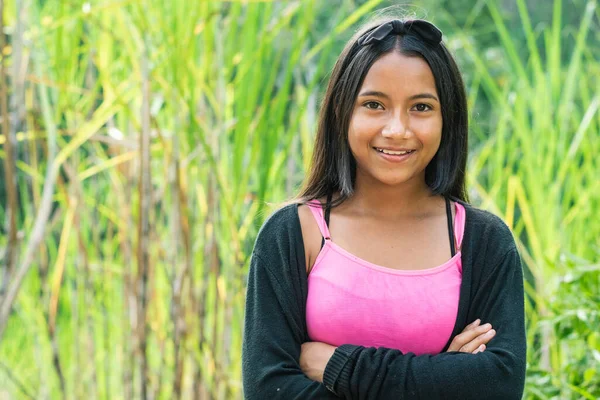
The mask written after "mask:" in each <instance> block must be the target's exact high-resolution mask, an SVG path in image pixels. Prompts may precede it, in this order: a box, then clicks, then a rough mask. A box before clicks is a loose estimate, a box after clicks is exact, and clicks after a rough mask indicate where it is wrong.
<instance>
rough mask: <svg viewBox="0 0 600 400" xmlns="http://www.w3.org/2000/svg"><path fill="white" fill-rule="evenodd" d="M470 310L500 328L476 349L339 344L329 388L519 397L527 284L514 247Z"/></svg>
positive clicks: (328, 373) (355, 393) (373, 395)
mask: <svg viewBox="0 0 600 400" xmlns="http://www.w3.org/2000/svg"><path fill="white" fill-rule="evenodd" d="M471 307H472V310H471V311H470V312H469V314H470V315H472V316H474V317H475V318H473V319H476V318H481V321H482V323H483V322H489V323H491V324H492V327H494V329H495V330H496V332H497V333H496V335H495V337H494V338H493V339H492V340H491V341H490V342H489V343H488V344H487V347H486V350H485V351H484V352H480V353H477V354H470V353H461V352H445V353H440V354H437V355H421V356H416V355H414V354H413V353H407V354H403V353H401V352H400V351H398V350H393V349H386V348H379V349H375V348H365V347H361V346H354V345H342V346H340V347H338V348H337V349H336V351H335V353H334V355H333V356H332V358H331V359H330V360H329V363H328V364H327V367H326V369H325V374H324V382H325V384H326V385H327V388H328V389H329V390H331V391H332V392H335V393H336V394H338V395H339V396H341V397H343V398H346V399H388V398H394V399H401V400H408V399H422V400H425V399H427V400H430V399H457V400H458V399H461V400H470V399H473V400H480V399H498V400H512V399H514V400H518V399H521V398H522V396H523V390H524V385H525V365H526V333H525V315H524V314H525V312H524V288H523V272H522V267H521V262H520V258H519V255H518V253H517V250H516V248H513V249H511V250H509V251H508V252H507V253H505V255H504V257H502V258H501V260H500V262H498V263H497V264H496V266H495V267H493V269H492V270H491V271H490V273H488V274H487V276H485V277H484V278H483V280H482V282H481V284H480V285H479V287H478V289H477V291H476V292H475V295H474V297H473V299H472V302H471Z"/></svg>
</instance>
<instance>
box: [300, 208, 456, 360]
mask: <svg viewBox="0 0 600 400" xmlns="http://www.w3.org/2000/svg"><path fill="white" fill-rule="evenodd" d="M318 204H319V203H318V201H317V200H313V201H312V202H311V204H309V208H310V210H311V211H312V213H313V215H314V217H315V219H316V220H317V223H318V225H319V229H320V231H321V234H322V235H323V237H325V238H327V239H326V240H325V244H324V245H323V247H322V249H321V251H320V253H319V255H318V256H317V259H316V260H315V263H314V266H313V268H312V270H311V272H310V274H309V275H308V298H307V302H306V324H307V328H308V335H309V337H310V338H311V340H312V341H316V342H324V343H328V344H331V345H334V346H340V345H342V344H353V345H360V346H365V347H386V348H393V349H398V350H400V351H402V352H403V353H409V352H412V353H414V354H416V355H422V354H439V353H440V352H441V351H442V350H443V348H444V347H445V346H446V343H447V342H448V340H449V339H450V336H451V334H452V331H453V329H454V325H455V322H456V316H457V314H458V300H459V292H460V284H461V281H462V262H461V252H460V250H459V251H458V252H457V253H456V254H455V255H454V256H453V257H452V258H451V259H450V260H448V261H447V262H445V263H444V264H442V265H439V266H437V267H435V268H430V269H425V270H397V269H393V268H387V267H383V266H380V265H376V264H373V263H370V262H368V261H365V260H362V259H360V258H358V257H356V256H355V255H353V254H351V253H350V252H348V251H346V250H344V249H343V248H341V247H339V246H338V245H336V244H335V243H334V242H332V241H331V239H328V238H330V235H329V229H328V227H327V224H326V222H325V219H324V217H323V210H322V209H321V207H320V206H319V205H318ZM454 204H456V216H455V220H454V236H455V238H456V242H457V244H458V248H460V245H461V242H462V238H463V233H464V227H465V209H464V207H463V206H462V205H460V204H458V203H454Z"/></svg>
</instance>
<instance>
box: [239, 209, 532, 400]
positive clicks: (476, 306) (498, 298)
mask: <svg viewBox="0 0 600 400" xmlns="http://www.w3.org/2000/svg"><path fill="white" fill-rule="evenodd" d="M461 204H462V205H463V206H464V207H465V210H466V225H465V233H464V238H463V242H462V250H461V251H462V268H463V277H462V284H461V288H460V300H459V309H458V316H457V320H456V324H455V326H454V330H453V332H452V335H451V337H450V339H449V340H448V343H447V344H446V346H445V347H444V350H443V351H444V352H442V353H440V354H437V355H420V356H416V355H415V354H413V353H406V354H403V353H402V352H400V351H399V350H395V349H388V348H379V349H376V348H365V347H362V346H354V345H352V344H345V345H342V346H340V347H338V348H337V349H336V351H335V353H334V355H333V357H332V358H331V359H330V361H329V363H328V364H327V367H326V369H325V373H324V379H323V380H324V383H319V382H315V381H312V380H310V379H309V378H308V377H306V376H305V375H304V373H303V372H302V370H301V369H300V366H299V359H300V346H301V344H302V343H304V342H307V341H310V338H309V337H308V334H307V331H306V317H305V310H306V298H307V292H308V290H307V275H306V263H305V257H304V242H303V240H302V230H301V227H300V220H299V218H298V205H297V204H291V205H288V206H285V207H283V208H280V209H279V210H277V211H275V212H274V213H273V214H272V215H271V216H270V217H269V218H268V219H267V220H266V221H265V222H264V224H263V226H262V227H261V229H260V231H259V233H258V236H257V238H256V241H255V244H254V250H253V252H252V256H251V259H250V271H249V276H248V289H247V294H246V314H245V323H244V336H243V350H242V376H243V386H244V395H245V398H246V399H261V400H262V399H286V400H287V399H335V398H339V397H341V398H346V399H399V400H404V399H422V400H435V399H457V400H458V399H460V400H469V399H473V400H481V399H486V400H491V399H498V400H511V399H521V398H522V396H523V390H524V385H525V363H526V337H525V311H524V289H523V271H522V267H521V262H520V259H519V254H518V252H517V248H516V246H515V241H514V239H513V236H512V234H511V232H510V230H509V228H508V227H507V226H506V224H505V223H504V222H503V221H502V220H501V219H500V218H498V217H496V216H495V215H493V214H491V213H489V212H486V211H483V210H480V209H477V208H475V207H473V206H471V205H469V204H466V203H463V202H461ZM478 318H480V319H481V321H482V322H481V324H484V323H488V322H489V323H491V324H492V327H493V328H494V329H495V330H496V332H497V333H496V335H495V336H494V338H493V339H492V340H491V341H490V342H489V343H488V344H487V348H486V350H485V351H484V352H481V353H478V354H470V353H461V352H445V351H446V350H447V349H448V347H449V346H450V343H451V342H452V339H453V338H454V337H455V336H456V335H457V334H459V333H461V332H462V330H463V329H464V328H465V326H466V325H468V324H469V323H471V322H473V321H475V320H476V319H478Z"/></svg>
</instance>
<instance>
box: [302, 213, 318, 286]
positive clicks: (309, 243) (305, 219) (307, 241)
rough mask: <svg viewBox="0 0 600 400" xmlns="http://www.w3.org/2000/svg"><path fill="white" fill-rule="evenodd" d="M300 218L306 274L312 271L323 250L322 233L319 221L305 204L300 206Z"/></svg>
mask: <svg viewBox="0 0 600 400" xmlns="http://www.w3.org/2000/svg"><path fill="white" fill-rule="evenodd" d="M298 218H299V219H300V227H301V228H302V240H303V241H304V255H305V259H306V273H307V274H308V273H309V272H310V270H311V269H312V266H313V264H314V261H315V258H316V256H317V254H319V251H320V249H321V232H320V231H319V226H318V225H317V221H316V220H315V217H314V216H313V214H312V211H310V208H308V206H307V205H305V204H300V205H298Z"/></svg>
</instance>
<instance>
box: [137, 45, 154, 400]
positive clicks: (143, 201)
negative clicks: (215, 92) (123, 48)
mask: <svg viewBox="0 0 600 400" xmlns="http://www.w3.org/2000/svg"><path fill="white" fill-rule="evenodd" d="M140 65H141V71H142V110H141V119H142V130H141V132H140V171H139V173H140V176H139V188H138V190H139V209H138V212H139V215H138V249H137V256H138V275H137V286H138V287H139V313H138V318H137V323H138V325H137V329H138V336H139V340H138V346H139V347H138V349H137V350H138V357H139V359H140V361H141V378H140V394H141V397H142V399H143V400H146V399H148V398H149V393H148V388H149V387H150V371H149V365H148V354H147V349H146V347H147V340H148V332H149V329H148V323H147V308H148V285H149V282H148V276H149V272H150V271H149V270H150V252H149V246H150V219H149V218H150V205H151V204H152V200H151V197H152V188H151V184H152V182H151V172H150V85H149V71H148V60H147V58H146V54H145V49H144V50H143V51H142V56H141V61H140Z"/></svg>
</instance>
